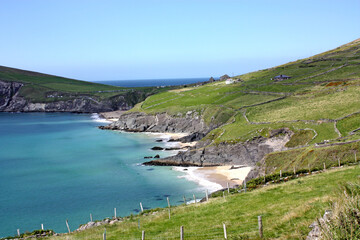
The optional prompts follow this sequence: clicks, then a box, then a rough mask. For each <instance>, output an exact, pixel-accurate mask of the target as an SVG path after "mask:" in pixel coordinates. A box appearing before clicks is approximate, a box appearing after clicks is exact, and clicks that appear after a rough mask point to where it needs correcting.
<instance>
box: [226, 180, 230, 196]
mask: <svg viewBox="0 0 360 240" xmlns="http://www.w3.org/2000/svg"><path fill="white" fill-rule="evenodd" d="M226 185H227V190H228V193H229V194H230V186H229V183H228V182H227V183H226Z"/></svg>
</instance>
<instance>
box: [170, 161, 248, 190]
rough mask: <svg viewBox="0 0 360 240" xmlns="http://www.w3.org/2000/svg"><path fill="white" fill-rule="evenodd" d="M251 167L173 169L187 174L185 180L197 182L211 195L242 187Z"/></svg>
mask: <svg viewBox="0 0 360 240" xmlns="http://www.w3.org/2000/svg"><path fill="white" fill-rule="evenodd" d="M251 169H252V168H251V167H247V166H229V165H228V166H217V167H173V170H175V171H180V172H183V173H185V176H184V178H186V179H188V180H189V181H194V182H197V183H198V184H199V185H200V186H202V187H204V188H205V189H207V190H209V192H210V193H212V192H215V191H218V190H220V189H223V188H226V187H227V185H228V184H229V187H230V188H233V187H235V186H237V185H241V184H242V183H243V181H244V180H245V178H246V177H247V175H248V174H249V172H250V171H251Z"/></svg>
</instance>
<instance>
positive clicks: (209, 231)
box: [50, 166, 359, 239]
mask: <svg viewBox="0 0 360 240" xmlns="http://www.w3.org/2000/svg"><path fill="white" fill-rule="evenodd" d="M358 177H359V166H355V167H346V168H342V169H336V170H330V171H328V172H325V173H321V174H316V175H312V176H308V177H303V178H300V179H297V180H292V181H289V182H287V183H284V184H279V185H273V186H268V187H264V188H261V189H257V190H254V191H251V192H247V193H245V194H244V193H241V194H233V195H230V196H229V195H228V194H227V193H226V198H225V199H223V197H222V196H220V197H217V198H214V199H212V198H210V201H209V202H208V203H202V204H191V205H188V206H184V205H183V206H178V207H175V208H172V211H171V219H169V217H168V211H167V209H157V210H152V211H150V213H149V214H144V215H137V216H130V217H127V218H126V219H125V220H124V221H123V222H121V223H116V224H113V225H106V237H107V239H140V238H141V234H142V231H143V230H144V231H145V236H146V239H176V238H179V234H180V226H184V238H185V239H224V233H223V223H225V224H226V228H227V235H228V238H229V239H260V238H259V237H258V236H259V235H258V225H257V224H258V222H257V217H258V216H259V215H262V219H263V232H264V238H265V239H303V238H306V236H307V235H308V233H309V232H310V230H311V229H310V228H309V225H310V224H311V223H313V222H314V221H315V220H316V218H318V217H320V216H322V215H323V214H324V211H325V210H326V209H329V208H330V206H331V201H332V200H334V199H335V196H336V190H337V189H338V187H339V185H340V184H341V183H345V182H354V181H356V179H358ZM139 222H140V228H138V226H139V225H138V223H139ZM103 232H104V226H100V227H96V228H93V229H89V230H85V231H83V232H78V233H73V234H70V235H64V236H60V237H51V238H50V239H99V238H101V237H102V234H103Z"/></svg>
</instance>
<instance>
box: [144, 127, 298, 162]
mask: <svg viewBox="0 0 360 240" xmlns="http://www.w3.org/2000/svg"><path fill="white" fill-rule="evenodd" d="M290 136H291V132H290V131H287V130H284V131H279V133H278V134H276V135H272V136H271V137H270V138H264V137H258V138H255V139H253V140H251V141H248V142H244V143H237V144H226V143H221V144H218V145H215V144H211V145H208V146H205V147H200V148H199V146H201V145H206V144H204V143H201V145H200V144H197V145H196V146H195V148H193V149H191V150H189V151H186V152H179V153H178V154H177V155H175V156H172V157H168V158H164V159H160V160H156V161H151V162H147V163H146V164H148V165H151V164H152V165H178V166H218V165H246V166H255V165H256V163H257V162H259V161H260V160H261V159H262V158H263V157H264V156H265V155H266V154H268V153H271V152H274V151H280V150H283V149H285V144H286V143H287V142H288V141H289V139H290Z"/></svg>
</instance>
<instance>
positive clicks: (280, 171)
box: [280, 170, 282, 178]
mask: <svg viewBox="0 0 360 240" xmlns="http://www.w3.org/2000/svg"><path fill="white" fill-rule="evenodd" d="M281 177H282V174H281V170H280V178H281Z"/></svg>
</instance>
